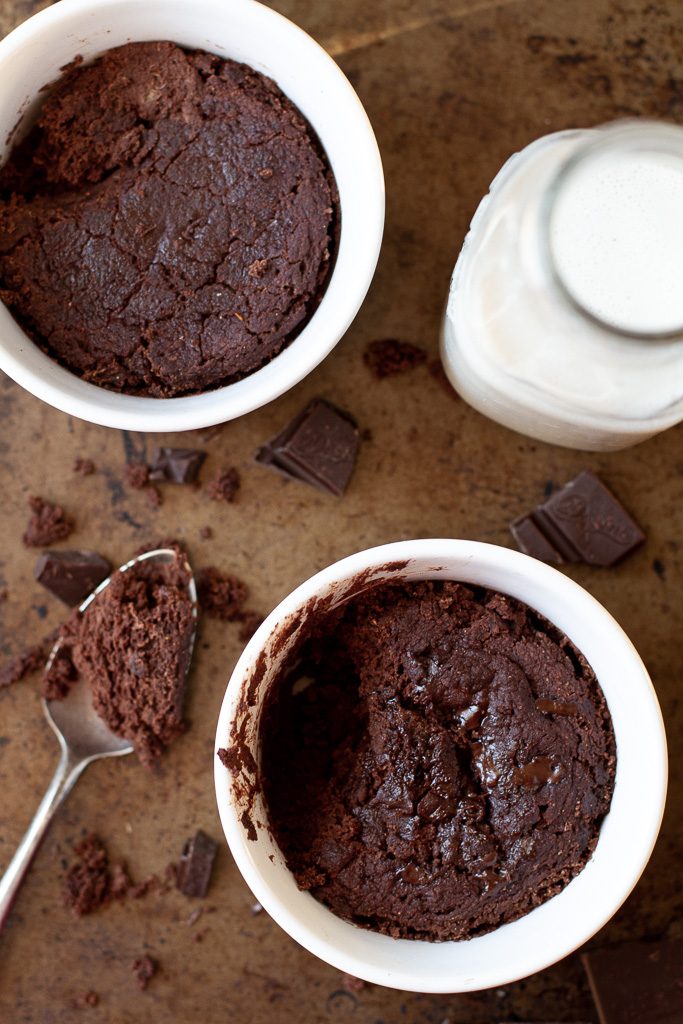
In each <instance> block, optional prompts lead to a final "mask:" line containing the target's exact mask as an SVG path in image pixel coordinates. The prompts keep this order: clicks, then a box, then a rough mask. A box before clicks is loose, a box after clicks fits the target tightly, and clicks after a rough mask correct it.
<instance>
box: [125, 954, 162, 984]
mask: <svg viewBox="0 0 683 1024" xmlns="http://www.w3.org/2000/svg"><path fill="white" fill-rule="evenodd" d="M158 970H159V964H158V963H157V962H156V960H152V957H151V956H147V954H145V955H144V956H139V957H138V958H137V960H134V961H133V965H132V967H131V971H132V972H133V974H134V975H135V980H136V981H137V983H138V988H140V989H142V991H143V992H144V990H145V989H146V988H147V986H148V985H149V983H150V981H151V980H152V978H153V977H154V975H155V974H156V973H157V972H158Z"/></svg>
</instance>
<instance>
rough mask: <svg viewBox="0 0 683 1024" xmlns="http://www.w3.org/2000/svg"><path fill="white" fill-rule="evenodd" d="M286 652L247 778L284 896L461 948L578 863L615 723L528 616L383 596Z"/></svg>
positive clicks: (358, 604)
mask: <svg viewBox="0 0 683 1024" xmlns="http://www.w3.org/2000/svg"><path fill="white" fill-rule="evenodd" d="M297 659H298V660H297V666H296V668H295V669H290V671H289V673H288V674H286V675H284V676H283V677H282V678H281V679H280V680H279V681H278V682H277V684H275V685H273V687H272V688H271V691H270V693H269V695H268V696H267V697H266V701H267V704H266V707H265V711H264V717H263V720H262V724H261V740H262V757H263V764H262V778H261V782H262V787H263V791H264V795H265V798H266V803H267V807H268V812H269V822H270V826H271V829H272V832H273V835H274V837H275V839H276V840H277V842H278V844H279V846H280V848H281V849H282V851H283V854H284V856H285V858H286V861H287V864H288V866H289V868H290V869H291V871H292V872H293V873H294V876H295V878H296V880H297V882H298V884H299V886H301V887H302V888H304V889H308V890H309V891H310V892H311V893H312V894H313V895H314V896H315V897H317V898H318V899H319V900H321V901H322V902H323V903H325V904H326V905H327V906H328V907H330V909H331V910H333V911H334V912H335V913H337V914H338V915H339V916H341V917H343V918H346V919H348V920H350V921H353V922H355V923H356V924H359V925H362V926H365V927H368V928H372V929H374V930H376V931H380V932H384V933H386V934H389V935H393V936H401V937H406V938H420V939H431V940H448V939H466V938H469V937H471V936H474V935H477V934H480V933H483V932H487V931H490V930H491V929H493V928H496V927H497V926H499V925H501V924H503V923H505V922H507V921H513V920H515V918H518V917H520V916H522V915H523V914H526V913H527V912H528V911H530V910H531V909H532V908H533V907H535V906H537V905H538V904H540V903H543V902H544V901H545V900H547V899H549V898H550V897H551V896H553V895H554V894H555V893H557V892H559V891H560V890H561V889H563V888H564V886H565V885H566V884H567V883H568V882H569V881H570V880H571V879H572V878H573V877H574V876H575V875H576V874H578V872H579V871H581V869H582V868H583V867H584V866H585V864H586V862H587V860H588V858H589V857H590V855H591V852H592V851H593V849H594V847H595V844H596V842H597V839H598V832H599V829H600V823H601V821H602V819H603V818H604V816H605V814H606V813H607V811H608V810H609V806H610V800H611V795H612V788H613V784H614V774H615V743H614V735H613V731H612V724H611V719H610V715H609V712H608V710H607V706H606V703H605V699H604V697H603V694H602V692H601V690H600V687H599V686H598V683H597V680H596V678H595V675H594V673H593V671H592V670H591V668H590V666H589V665H588V664H587V663H586V661H585V659H584V658H583V657H582V655H581V654H580V653H579V652H578V651H577V650H576V648H575V647H574V646H573V645H572V644H571V642H570V641H569V640H568V639H567V637H565V636H563V635H562V634H561V633H560V632H559V631H558V630H557V629H555V628H554V627H553V626H552V625H550V623H548V622H547V621H545V620H544V619H543V618H542V617H541V616H540V615H538V614H537V613H536V612H534V611H533V610H532V609H530V608H528V607H527V606H526V605H524V604H522V603H520V602H519V601H517V600H514V599H513V598H511V597H507V596H505V595H503V594H499V593H493V592H490V591H485V590H474V589H472V588H470V587H466V586H463V585H460V584H458V583H451V582H435V581H432V582H421V583H411V584H399V585H382V586H379V587H377V588H375V589H373V590H370V591H368V592H366V593H364V594H362V595H361V596H359V597H356V598H355V599H353V600H351V601H350V602H349V603H348V604H346V605H345V606H343V608H342V609H341V611H337V612H334V613H332V614H331V615H329V614H328V615H327V616H326V617H323V618H322V620H320V621H317V622H315V621H314V622H313V623H312V625H311V632H310V635H309V637H308V638H307V640H306V642H305V643H304V645H303V646H301V647H300V648H299V650H298V651H297ZM236 753H237V754H239V751H237V752H236ZM225 756H226V758H227V759H228V763H230V762H229V752H227V754H226V755H225Z"/></svg>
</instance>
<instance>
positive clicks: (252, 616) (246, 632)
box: [237, 611, 264, 644]
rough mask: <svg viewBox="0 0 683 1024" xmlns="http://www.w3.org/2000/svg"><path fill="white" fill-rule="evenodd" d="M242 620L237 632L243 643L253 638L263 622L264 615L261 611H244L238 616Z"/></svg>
mask: <svg viewBox="0 0 683 1024" xmlns="http://www.w3.org/2000/svg"><path fill="white" fill-rule="evenodd" d="M237 618H238V620H239V622H240V630H239V633H238V634H237V635H238V637H239V639H240V640H241V642H242V643H243V644H246V643H247V642H248V641H249V640H251V638H252V636H253V635H254V633H255V632H256V630H257V629H258V628H259V626H260V625H261V623H262V622H263V619H264V616H263V615H261V614H260V612H251V611H243V612H240V613H239V615H238V616H237Z"/></svg>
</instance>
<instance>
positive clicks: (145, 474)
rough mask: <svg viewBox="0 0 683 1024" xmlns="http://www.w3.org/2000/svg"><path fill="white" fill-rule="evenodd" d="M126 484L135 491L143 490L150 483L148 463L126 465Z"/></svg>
mask: <svg viewBox="0 0 683 1024" xmlns="http://www.w3.org/2000/svg"><path fill="white" fill-rule="evenodd" d="M126 483H127V484H128V486H129V487H132V488H133V490H135V491H141V490H143V489H144V488H145V487H146V486H147V484H148V483H149V466H148V465H147V463H146V462H128V463H127V464H126Z"/></svg>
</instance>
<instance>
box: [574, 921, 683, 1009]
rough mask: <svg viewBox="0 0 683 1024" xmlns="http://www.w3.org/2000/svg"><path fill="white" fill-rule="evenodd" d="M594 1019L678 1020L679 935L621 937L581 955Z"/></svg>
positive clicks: (682, 946) (682, 981) (681, 980)
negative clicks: (667, 937)
mask: <svg viewBox="0 0 683 1024" xmlns="http://www.w3.org/2000/svg"><path fill="white" fill-rule="evenodd" d="M581 960H582V962H583V966H584V968H585V970H586V974H587V975H588V981H589V983H590V987H591V992H592V993H593V999H594V1001H595V1005H596V1008H597V1011H598V1015H599V1017H600V1024H681V1022H682V1021H683V939H671V940H669V941H664V942H627V943H623V944H622V945H620V946H613V947H612V948H611V949H597V950H595V951H593V952H590V953H584V954H583V955H582V957H581Z"/></svg>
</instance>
